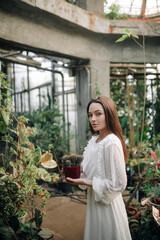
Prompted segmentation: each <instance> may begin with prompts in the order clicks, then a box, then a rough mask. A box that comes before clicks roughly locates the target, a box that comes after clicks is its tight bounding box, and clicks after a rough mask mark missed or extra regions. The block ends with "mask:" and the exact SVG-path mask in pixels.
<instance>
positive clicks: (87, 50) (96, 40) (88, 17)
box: [0, 0, 160, 95]
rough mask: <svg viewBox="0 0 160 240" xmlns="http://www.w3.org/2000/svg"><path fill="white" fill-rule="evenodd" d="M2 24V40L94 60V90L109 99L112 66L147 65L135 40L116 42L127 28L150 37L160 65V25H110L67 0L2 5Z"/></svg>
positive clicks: (149, 55)
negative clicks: (99, 87) (97, 88)
mask: <svg viewBox="0 0 160 240" xmlns="http://www.w3.org/2000/svg"><path fill="white" fill-rule="evenodd" d="M0 19H1V21H0V38H1V39H2V40H7V41H10V42H13V43H14V44H17V45H18V44H22V45H24V46H28V47H29V48H35V49H39V50H41V51H44V52H48V53H50V54H53V53H54V54H55V53H56V54H61V55H67V56H72V57H77V58H82V59H90V63H91V65H92V63H93V66H91V79H92V81H93V85H94V84H95V81H98V82H100V83H101V84H100V86H102V87H101V92H102V93H104V94H107V95H109V80H108V77H109V62H143V51H142V49H141V48H140V47H139V46H138V45H137V44H136V43H135V42H134V41H133V40H132V39H127V40H125V41H124V42H122V43H115V41H116V40H117V39H118V38H119V37H120V35H121V33H122V32H123V29H124V28H128V29H130V30H131V31H132V32H133V33H136V34H140V35H142V34H144V35H145V38H146V61H148V62H159V61H160V59H159V56H160V48H159V42H160V36H159V34H160V26H159V24H158V23H143V22H133V21H109V20H106V19H105V18H101V17H98V16H96V15H93V14H91V13H89V12H87V11H85V10H83V9H81V8H79V7H77V6H75V5H72V4H69V3H66V2H65V1H63V0H52V1H50V0H43V1H35V0H12V1H11V0H1V1H0ZM140 41H141V42H142V39H140ZM99 63H100V64H99ZM96 66H98V67H96ZM94 68H97V69H98V70H97V71H98V75H97V73H96V71H94V70H93V69H94ZM97 77H98V79H97ZM102 82H103V83H102Z"/></svg>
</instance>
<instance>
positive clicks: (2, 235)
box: [0, 225, 15, 240]
mask: <svg viewBox="0 0 160 240" xmlns="http://www.w3.org/2000/svg"><path fill="white" fill-rule="evenodd" d="M14 234H15V233H14V231H13V229H12V228H11V227H8V226H6V225H2V226H0V239H3V240H13V239H14V238H13V237H14Z"/></svg>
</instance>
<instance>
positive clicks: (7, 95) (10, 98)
mask: <svg viewBox="0 0 160 240" xmlns="http://www.w3.org/2000/svg"><path fill="white" fill-rule="evenodd" d="M2 95H3V96H5V97H7V98H10V99H11V100H12V97H11V96H9V95H7V94H5V93H2Z"/></svg>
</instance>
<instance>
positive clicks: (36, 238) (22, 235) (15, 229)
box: [0, 208, 53, 240]
mask: <svg viewBox="0 0 160 240" xmlns="http://www.w3.org/2000/svg"><path fill="white" fill-rule="evenodd" d="M35 216H36V218H35V221H27V222H25V223H24V224H23V223H21V222H20V221H19V220H18V218H16V217H13V218H12V219H11V221H10V222H9V224H8V225H7V224H6V223H5V222H3V221H2V219H0V239H3V240H13V239H17V240H42V239H51V238H52V237H53V234H52V233H51V232H50V231H48V230H43V229H41V228H40V226H41V223H42V214H41V212H40V211H39V210H38V209H37V208H36V209H35Z"/></svg>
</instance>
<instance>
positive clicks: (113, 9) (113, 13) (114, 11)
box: [106, 3, 129, 20]
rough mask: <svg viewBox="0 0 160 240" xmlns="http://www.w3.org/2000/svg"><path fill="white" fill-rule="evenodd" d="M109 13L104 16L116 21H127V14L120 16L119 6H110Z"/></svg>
mask: <svg viewBox="0 0 160 240" xmlns="http://www.w3.org/2000/svg"><path fill="white" fill-rule="evenodd" d="M109 9H110V12H109V13H108V14H106V17H107V18H109V19H112V20H116V19H127V18H128V17H129V16H128V15H127V14H120V13H119V11H120V6H119V5H116V4H114V3H113V4H112V5H111V6H110V7H109Z"/></svg>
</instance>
